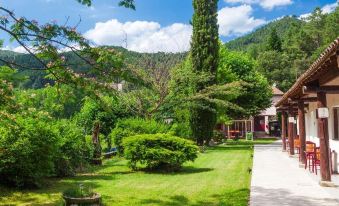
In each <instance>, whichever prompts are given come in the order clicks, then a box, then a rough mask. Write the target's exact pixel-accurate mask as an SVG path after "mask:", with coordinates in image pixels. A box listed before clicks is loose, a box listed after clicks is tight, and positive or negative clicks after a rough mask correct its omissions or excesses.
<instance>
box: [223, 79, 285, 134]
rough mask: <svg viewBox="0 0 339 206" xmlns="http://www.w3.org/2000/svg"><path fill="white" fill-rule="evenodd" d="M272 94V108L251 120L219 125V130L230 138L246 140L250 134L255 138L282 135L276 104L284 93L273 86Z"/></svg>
mask: <svg viewBox="0 0 339 206" xmlns="http://www.w3.org/2000/svg"><path fill="white" fill-rule="evenodd" d="M272 92H273V97H272V104H271V107H269V108H267V109H266V110H265V111H262V112H261V113H260V114H259V115H257V116H254V117H251V118H249V119H241V120H233V121H232V123H231V124H229V125H219V126H218V128H219V130H221V131H222V132H224V134H225V136H227V137H228V138H235V137H239V138H245V136H246V133H248V132H252V133H254V136H255V137H266V136H277V135H280V125H279V124H278V119H277V111H276V107H275V103H277V102H278V101H279V100H280V99H281V98H282V96H283V95H284V93H283V92H282V91H280V90H279V89H278V88H276V87H275V85H273V86H272Z"/></svg>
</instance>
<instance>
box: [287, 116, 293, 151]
mask: <svg viewBox="0 0 339 206" xmlns="http://www.w3.org/2000/svg"><path fill="white" fill-rule="evenodd" d="M288 117H289V118H288V143H289V146H290V155H294V136H293V135H294V121H293V122H292V121H291V119H290V118H293V119H294V114H293V111H291V110H290V111H289V114H288Z"/></svg>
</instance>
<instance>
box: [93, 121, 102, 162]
mask: <svg viewBox="0 0 339 206" xmlns="http://www.w3.org/2000/svg"><path fill="white" fill-rule="evenodd" d="M99 134H100V122H99V121H96V122H95V123H94V125H93V131H92V142H93V146H94V152H93V160H94V162H93V163H95V164H101V159H100V158H101V145H100V139H99ZM99 159H100V160H99Z"/></svg>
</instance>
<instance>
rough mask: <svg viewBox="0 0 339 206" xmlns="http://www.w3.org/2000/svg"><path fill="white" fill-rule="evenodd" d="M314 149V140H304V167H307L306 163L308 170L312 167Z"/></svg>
mask: <svg viewBox="0 0 339 206" xmlns="http://www.w3.org/2000/svg"><path fill="white" fill-rule="evenodd" d="M315 149H316V145H315V143H314V142H311V141H306V151H304V152H305V157H306V162H305V169H306V168H307V165H308V169H309V170H311V167H312V169H313V159H314V156H315Z"/></svg>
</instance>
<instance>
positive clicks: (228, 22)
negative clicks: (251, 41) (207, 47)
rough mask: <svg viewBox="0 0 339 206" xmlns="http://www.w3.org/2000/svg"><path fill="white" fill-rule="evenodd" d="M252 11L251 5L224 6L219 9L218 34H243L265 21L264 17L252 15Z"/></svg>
mask: <svg viewBox="0 0 339 206" xmlns="http://www.w3.org/2000/svg"><path fill="white" fill-rule="evenodd" d="M252 11H253V10H252V7H251V6H249V5H241V6H238V7H225V8H223V9H221V10H220V11H219V12H218V22H219V33H220V35H222V36H228V35H240V34H244V33H247V32H250V31H252V30H253V29H254V28H256V27H258V26H260V25H263V24H265V23H266V21H265V20H264V19H255V18H254V17H252V16H251V14H252Z"/></svg>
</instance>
